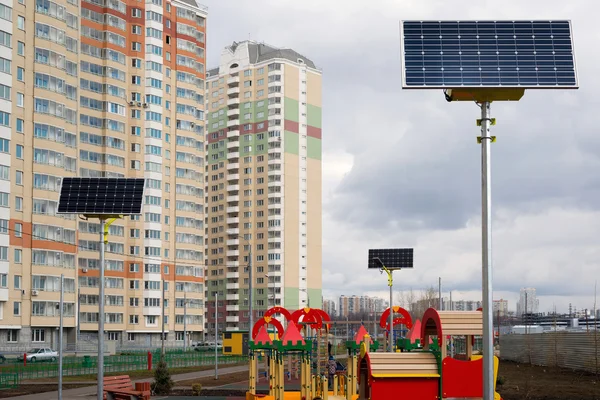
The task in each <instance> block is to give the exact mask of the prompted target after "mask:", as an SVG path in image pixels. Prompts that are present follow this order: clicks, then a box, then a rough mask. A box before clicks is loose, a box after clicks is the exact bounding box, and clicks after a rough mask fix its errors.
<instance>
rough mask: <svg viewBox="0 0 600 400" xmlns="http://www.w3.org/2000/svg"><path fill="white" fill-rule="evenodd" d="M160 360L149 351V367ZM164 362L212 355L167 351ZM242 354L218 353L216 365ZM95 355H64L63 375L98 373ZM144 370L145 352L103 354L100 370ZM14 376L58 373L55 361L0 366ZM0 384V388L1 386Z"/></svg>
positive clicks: (192, 361) (203, 361)
mask: <svg viewBox="0 0 600 400" xmlns="http://www.w3.org/2000/svg"><path fill="white" fill-rule="evenodd" d="M159 360H160V351H158V352H152V366H153V367H154V366H156V364H158V362H159ZM165 361H166V362H167V365H168V367H169V368H184V367H198V366H203V365H206V366H208V365H214V364H215V357H214V355H210V354H206V353H203V352H202V353H201V352H194V351H189V352H186V353H184V352H169V353H165ZM246 361H247V357H246V356H227V355H223V354H219V355H218V362H219V364H220V365H221V364H223V365H226V364H237V363H241V362H246ZM97 366H98V359H97V357H91V356H85V357H65V358H64V359H63V376H80V375H95V374H97V373H98V368H97ZM147 369H148V353H147V352H146V353H145V354H143V353H139V354H129V355H115V356H106V357H104V372H105V373H111V372H130V371H140V370H147ZM10 375H14V376H16V378H15V379H17V380H18V381H23V380H29V379H37V378H54V377H57V376H58V362H37V363H31V362H29V363H27V365H15V364H12V365H7V366H4V367H0V377H2V378H3V377H5V376H10ZM0 382H2V381H0ZM2 387H3V386H1V383H0V388H2Z"/></svg>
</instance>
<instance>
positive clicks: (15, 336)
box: [6, 329, 19, 343]
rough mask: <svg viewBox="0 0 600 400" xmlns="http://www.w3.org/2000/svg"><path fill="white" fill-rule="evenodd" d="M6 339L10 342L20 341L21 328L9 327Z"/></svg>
mask: <svg viewBox="0 0 600 400" xmlns="http://www.w3.org/2000/svg"><path fill="white" fill-rule="evenodd" d="M6 341H7V342H8V343H16V342H18V341H19V330H18V329H9V330H8V331H7V332H6Z"/></svg>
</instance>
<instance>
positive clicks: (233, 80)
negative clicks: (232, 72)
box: [227, 75, 240, 85]
mask: <svg viewBox="0 0 600 400" xmlns="http://www.w3.org/2000/svg"><path fill="white" fill-rule="evenodd" d="M239 83H240V76H239V75H236V76H230V77H229V78H227V84H228V85H235V84H238V85H239Z"/></svg>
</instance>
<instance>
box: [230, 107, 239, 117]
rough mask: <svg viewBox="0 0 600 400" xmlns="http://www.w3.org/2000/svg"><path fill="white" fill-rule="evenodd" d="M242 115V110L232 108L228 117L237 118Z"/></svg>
mask: <svg viewBox="0 0 600 400" xmlns="http://www.w3.org/2000/svg"><path fill="white" fill-rule="evenodd" d="M239 115H240V110H238V109H237V108H232V109H229V110H227V116H228V117H234V116H235V117H237V116H239Z"/></svg>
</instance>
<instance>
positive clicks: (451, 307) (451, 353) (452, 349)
mask: <svg viewBox="0 0 600 400" xmlns="http://www.w3.org/2000/svg"><path fill="white" fill-rule="evenodd" d="M450 311H454V303H452V290H451V291H450ZM450 357H451V358H454V339H453V336H452V335H451V336H450Z"/></svg>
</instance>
